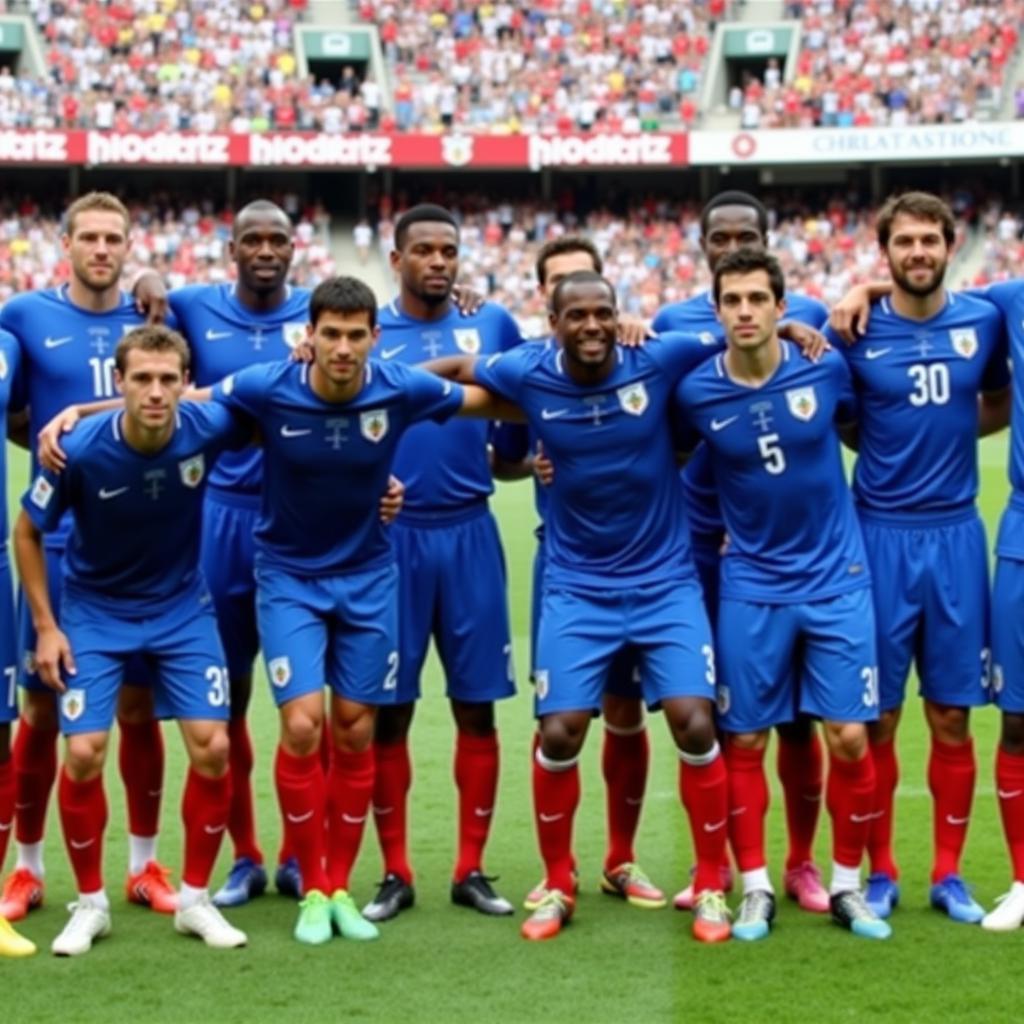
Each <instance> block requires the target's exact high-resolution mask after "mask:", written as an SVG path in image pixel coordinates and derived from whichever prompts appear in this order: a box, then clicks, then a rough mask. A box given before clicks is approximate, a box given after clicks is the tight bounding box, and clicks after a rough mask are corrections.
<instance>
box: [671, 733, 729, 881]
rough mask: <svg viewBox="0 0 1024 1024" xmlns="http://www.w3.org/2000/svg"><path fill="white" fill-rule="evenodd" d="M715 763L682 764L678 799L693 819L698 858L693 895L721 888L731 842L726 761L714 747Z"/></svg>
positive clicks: (681, 762)
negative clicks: (722, 865)
mask: <svg viewBox="0 0 1024 1024" xmlns="http://www.w3.org/2000/svg"><path fill="white" fill-rule="evenodd" d="M715 750H716V756H715V759H714V760H713V761H711V762H709V763H708V764H689V763H687V762H686V761H684V760H682V759H680V761H679V795H680V796H681V797H682V800H683V806H684V807H685V808H686V813H687V814H688V815H689V817H690V833H691V834H692V835H693V849H694V853H695V854H696V858H697V871H696V874H695V875H694V876H693V891H694V894H697V893H700V892H703V891H704V890H705V889H720V888H721V887H722V880H721V879H722V876H721V864H722V861H723V860H725V857H726V849H725V843H726V839H727V838H728V822H729V783H728V779H727V777H726V771H725V758H724V757H722V754H721V751H719V750H718V745H717V744H715Z"/></svg>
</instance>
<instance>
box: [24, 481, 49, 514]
mask: <svg viewBox="0 0 1024 1024" xmlns="http://www.w3.org/2000/svg"><path fill="white" fill-rule="evenodd" d="M28 496H29V500H30V501H31V502H32V504H33V505H35V506H36V508H46V507H47V506H48V505H49V504H50V499H51V498H52V497H53V484H51V483H50V481H49V480H47V479H46V477H44V476H37V477H36V482H35V483H34V484H33V485H32V490H31V491H29V494H28Z"/></svg>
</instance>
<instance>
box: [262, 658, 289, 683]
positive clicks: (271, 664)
mask: <svg viewBox="0 0 1024 1024" xmlns="http://www.w3.org/2000/svg"><path fill="white" fill-rule="evenodd" d="M267 673H268V674H269V675H270V681H271V682H272V683H273V684H274V685H275V686H277V687H279V688H280V687H282V686H287V685H288V683H289V681H290V680H291V678H292V663H291V659H290V658H271V659H270V661H268V662H267Z"/></svg>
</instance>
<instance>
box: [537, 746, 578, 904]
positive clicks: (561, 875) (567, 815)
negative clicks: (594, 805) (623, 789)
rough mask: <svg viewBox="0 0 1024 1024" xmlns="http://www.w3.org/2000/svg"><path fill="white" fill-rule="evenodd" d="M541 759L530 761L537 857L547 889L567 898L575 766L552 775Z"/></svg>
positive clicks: (570, 875) (570, 889)
mask: <svg viewBox="0 0 1024 1024" xmlns="http://www.w3.org/2000/svg"><path fill="white" fill-rule="evenodd" d="M541 757H542V755H541V752H540V751H539V750H538V751H537V754H536V756H535V757H534V759H533V811H534V820H535V822H536V826H537V839H538V840H539V842H540V855H541V857H542V858H543V859H544V867H545V869H546V871H547V876H546V877H547V884H548V886H549V887H550V888H552V889H561V891H562V892H563V893H565V894H566V896H571V895H572V894H573V892H575V888H576V883H575V880H574V879H573V866H574V864H575V861H574V860H573V855H572V825H573V818H574V817H575V816H576V808H577V807H578V806H579V802H580V771H579V766H578V765H577V763H576V762H575V761H573V762H572V766H571V767H567V768H564V769H562V770H561V771H552V770H551V769H550V768H547V767H545V766H544V764H542V763H541ZM549 763H550V762H549Z"/></svg>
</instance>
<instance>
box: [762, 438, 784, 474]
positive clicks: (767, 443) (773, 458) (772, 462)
mask: <svg viewBox="0 0 1024 1024" xmlns="http://www.w3.org/2000/svg"><path fill="white" fill-rule="evenodd" d="M757 447H758V449H760V452H761V458H762V459H764V468H765V469H767V470H768V472H769V473H771V474H773V475H774V476H778V475H779V474H780V473H784V472H785V471H786V456H785V455H784V454H783V451H782V448H781V446H780V445H779V435H778V434H762V435H761V436H760V437H759V438H758V439H757Z"/></svg>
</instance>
